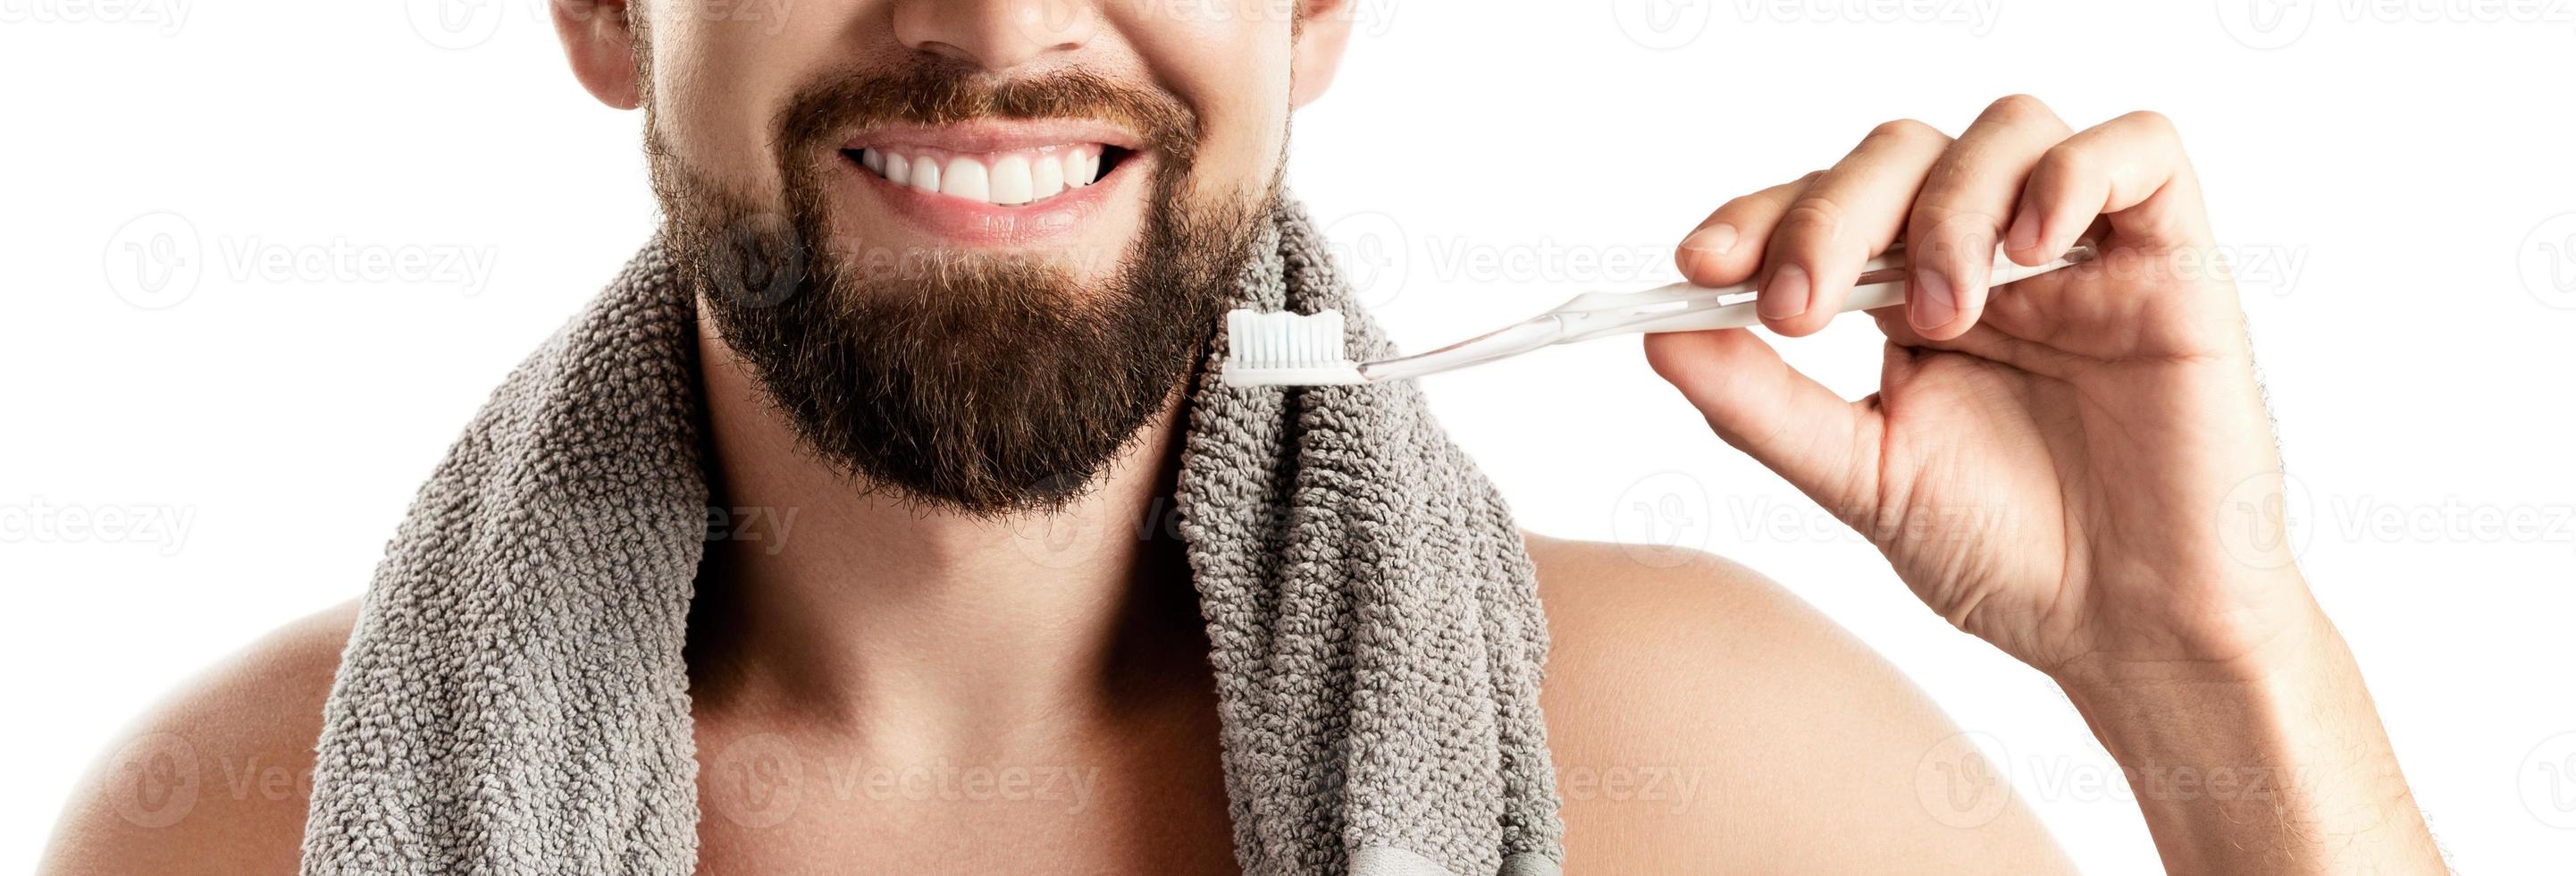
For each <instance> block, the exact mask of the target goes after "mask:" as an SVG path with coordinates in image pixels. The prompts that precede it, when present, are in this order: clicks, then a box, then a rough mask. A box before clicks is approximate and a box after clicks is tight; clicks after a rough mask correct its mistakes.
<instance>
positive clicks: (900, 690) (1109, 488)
mask: <svg viewBox="0 0 2576 876" xmlns="http://www.w3.org/2000/svg"><path fill="white" fill-rule="evenodd" d="M702 317H703V314H702ZM709 322H710V321H709V320H707V319H704V318H701V319H700V320H699V325H700V330H699V341H698V346H699V354H700V355H699V362H700V363H701V365H700V368H701V372H702V377H703V383H704V393H705V398H706V406H707V419H708V453H709V460H708V466H709V471H710V474H711V481H712V483H713V484H714V485H715V488H714V491H713V496H712V498H711V499H710V503H709V504H710V505H711V506H713V508H712V509H711V511H710V513H709V517H710V522H711V524H712V526H711V532H710V536H709V541H708V543H707V560H706V563H707V564H706V567H705V569H704V571H702V573H701V575H700V576H699V587H700V592H699V596H698V601H697V606H696V609H695V611H694V612H693V614H694V616H693V617H692V619H691V622H690V627H691V634H690V636H691V642H690V655H689V660H690V668H691V673H692V675H693V676H694V681H693V695H694V697H695V698H696V700H697V701H698V703H699V708H700V709H702V710H705V709H720V710H748V711H758V712H762V713H771V714H777V713H796V714H800V715H806V716H813V717H819V718H822V719H824V720H826V721H829V722H832V723H836V724H842V725H847V727H846V728H847V729H853V730H857V729H864V730H867V731H868V732H869V733H870V735H872V736H880V737H882V736H888V735H891V736H893V737H896V738H897V739H900V738H905V737H909V738H915V739H921V740H939V741H938V742H936V743H925V744H937V745H943V746H953V745H961V744H963V745H986V744H990V745H1012V744H1016V743H1019V742H1027V741H1034V740H1024V739H1016V738H1013V737H1015V736H1020V735H1025V734H1030V733H1050V732H1058V731H1059V730H1060V728H1061V727H1062V726H1063V725H1064V724H1065V723H1066V719H1067V718H1077V719H1079V718H1099V719H1114V718H1116V717H1117V716H1118V715H1120V714H1122V713H1125V712H1132V711H1137V710H1140V709H1143V708H1144V707H1146V706H1148V705H1150V704H1153V703H1158V702H1163V701H1166V700H1167V699H1168V697H1167V696H1166V695H1167V694H1181V693H1187V692H1189V690H1187V689H1191V688H1197V687H1203V686H1204V685H1203V684H1198V683H1197V682H1203V681H1204V680H1205V673H1206V670H1205V663H1206V655H1207V650H1206V645H1205V640H1204V632H1203V628H1202V627H1201V626H1200V620H1199V615H1198V608H1197V603H1196V598H1195V595H1194V592H1193V591H1192V590H1191V589H1190V586H1189V582H1188V575H1187V567H1186V564H1185V563H1184V562H1183V560H1182V558H1181V556H1180V551H1179V545H1178V544H1177V543H1176V541H1175V539H1174V538H1173V536H1172V534H1171V533H1169V532H1166V531H1164V530H1165V529H1166V528H1167V525H1168V522H1169V519H1170V518H1169V515H1170V513H1171V502H1170V498H1169V495H1170V491H1169V484H1170V481H1171V478H1172V476H1173V474H1174V473H1175V471H1176V469H1177V466H1176V462H1177V458H1178V453H1177V451H1176V445H1175V444H1174V441H1175V439H1176V438H1177V437H1178V431H1179V430H1178V429H1177V427H1176V423H1177V420H1178V416H1179V404H1178V393H1177V392H1176V393H1175V396H1174V402H1173V404H1171V405H1169V406H1167V407H1166V408H1165V409H1164V412H1163V413H1162V414H1161V415H1159V416H1157V417H1156V418H1155V419H1154V420H1153V421H1152V422H1150V423H1148V424H1147V425H1146V427H1145V429H1144V432H1143V433H1142V434H1141V435H1139V436H1138V440H1136V441H1134V442H1131V443H1130V445H1129V449H1127V450H1125V451H1122V452H1121V454H1120V456H1119V457H1118V458H1116V459H1114V460H1112V462H1111V464H1110V465H1109V466H1108V468H1107V469H1106V470H1105V471H1104V472H1103V473H1102V475H1101V476H1100V478H1099V479H1098V481H1097V482H1096V483H1095V484H1094V486H1093V489H1091V490H1090V491H1088V492H1087V493H1085V494H1084V495H1083V497H1082V498H1080V499H1078V500H1076V501H1074V502H1073V503H1072V504H1070V505H1068V506H1066V507H1065V508H1063V509H1061V510H1058V511H1054V512H1046V513H1028V514H1023V515H1018V516H1013V517H1008V518H1003V519H989V518H976V517H971V516H966V515H961V514H957V513H951V512H947V511H944V510H941V509H938V508H935V507H928V508H925V507H922V506H920V505H918V504H914V503H907V502H906V501H904V500H903V499H902V498H900V497H895V496H888V495H885V494H884V493H883V492H881V491H872V490H870V489H868V485H867V484H866V483H864V482H862V481H857V480H854V479H853V478H852V476H850V475H847V474H845V473H842V472H841V471H839V470H837V469H836V467H835V466H833V465H831V464H830V463H827V462H825V461H823V460H821V459H819V458H817V457H816V456H815V455H814V453H813V452H812V451H811V450H810V449H808V448H806V447H804V446H801V445H799V444H798V443H797V441H796V439H795V435H794V433H793V431H792V430H791V429H790V427H789V425H788V423H786V422H785V421H784V420H783V419H782V417H783V415H782V414H780V413H779V412H778V411H777V409H776V408H774V407H773V406H772V405H770V404H769V403H768V401H767V399H766V398H765V396H763V395H762V393H761V391H760V389H759V386H758V384H757V382H756V381H755V379H754V377H753V375H752V374H751V373H750V372H749V371H748V367H749V366H748V365H747V364H746V363H742V362H739V361H737V360H736V359H735V357H734V356H733V353H732V351H731V350H730V349H729V348H727V347H726V346H725V344H724V342H723V341H722V340H721V339H719V338H717V337H716V336H715V334H714V329H713V327H712V326H711V325H710V324H709ZM1149 524H1150V525H1149ZM1176 670H1178V671H1176ZM1175 682H1182V683H1181V684H1175ZM1175 688H1184V689H1182V690H1176V689H1175Z"/></svg>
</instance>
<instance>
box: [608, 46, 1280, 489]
mask: <svg viewBox="0 0 2576 876" xmlns="http://www.w3.org/2000/svg"><path fill="white" fill-rule="evenodd" d="M919 60H920V61H921V63H918V64H915V65H912V66H909V67H906V68H904V69H901V70H897V71H893V72H886V73H869V72H836V73H834V74H830V75H827V76H825V77H822V78H820V79H818V80H817V81H815V82H813V83H811V84H809V85H808V86H807V87H805V88H803V89H800V90H799V91H798V92H797V95H796V97H795V98H794V99H793V100H791V101H790V102H789V104H788V106H787V107H786V109H785V110H784V111H782V112H780V113H779V114H778V115H777V117H776V119H775V121H774V123H773V128H774V130H775V136H774V138H773V140H772V142H774V143H776V144H778V147H777V154H776V156H775V159H776V161H777V162H778V169H779V174H778V177H779V178H780V179H781V180H783V184H782V188H783V191H782V192H780V193H779V197H778V198H776V199H774V200H772V201H769V203H776V204H782V205H784V207H783V209H779V208H768V209H764V208H763V207H761V206H760V203H761V201H759V200H758V199H754V198H751V197H746V196H744V195H743V194H742V193H740V192H735V191H730V190H728V189H727V188H726V187H725V186H724V185H722V184H720V183H719V182H718V179H719V178H718V177H717V176H715V175H713V174H708V173H704V172H701V170H700V169H699V168H694V167H690V166H688V164H687V163H686V162H684V161H682V160H680V159H679V158H678V157H677V156H676V155H675V154H674V153H672V152H671V151H670V150H669V149H666V148H663V141H662V138H661V135H660V130H661V129H660V125H659V123H658V118H657V117H656V114H655V113H653V112H652V111H651V110H650V109H649V107H651V106H652V101H651V99H650V96H649V95H648V96H647V100H646V105H647V107H648V110H647V122H646V131H647V152H648V154H649V155H650V156H651V164H652V173H653V180H654V191H655V195H656V197H657V198H658V199H659V200H660V202H661V206H662V212H663V217H664V219H663V230H662V242H663V246H664V247H665V250H666V253H667V255H668V257H669V258H670V261H671V263H672V265H673V267H674V269H675V270H676V271H677V273H678V275H679V277H680V278H681V279H682V280H683V281H684V282H687V283H689V284H690V285H691V288H693V289H695V290H696V291H697V294H698V295H699V296H700V298H701V301H702V302H703V303H704V305H705V307H704V310H705V312H706V313H708V314H709V315H710V319H711V320H712V322H713V323H714V325H715V328H716V330H717V334H718V335H719V337H720V338H721V339H722V340H723V342H724V343H725V345H726V346H727V347H729V348H731V350H732V351H733V353H734V354H735V356H736V357H737V358H738V359H740V360H741V361H743V362H745V363H747V364H748V365H749V366H750V370H751V371H752V373H753V375H754V377H755V379H756V382H757V384H758V385H759V386H760V388H761V389H762V391H763V393H764V394H765V395H766V396H767V397H768V400H769V401H770V402H771V403H772V404H773V405H774V406H775V407H776V408H777V409H778V410H779V411H781V412H782V413H783V415H784V419H785V420H786V421H787V422H788V423H789V424H790V426H791V428H792V429H793V431H794V432H795V434H796V436H797V439H798V441H799V443H800V444H801V445H802V446H804V447H805V448H807V449H809V450H810V451H811V452H813V453H814V454H815V455H816V456H817V457H819V458H821V459H823V460H825V461H826V462H828V463H830V464H832V465H834V466H835V467H836V468H838V469H840V470H842V471H844V472H846V473H848V474H852V475H855V476H856V479H857V481H858V482H859V484H860V485H861V487H862V488H863V489H868V490H872V491H878V492H882V493H889V494H891V495H894V496H896V497H898V498H900V499H902V500H906V501H911V502H914V503H916V504H919V505H922V506H925V507H929V508H934V509H945V510H951V511H956V512H962V513H966V514H970V515H974V516H980V517H999V516H1004V515H1010V514H1015V513H1020V512H1027V511H1046V510H1053V509H1056V508H1060V507H1061V506H1062V505H1063V504H1064V503H1066V502H1069V501H1071V500H1072V499H1074V498H1077V497H1079V496H1080V495H1081V494H1082V493H1083V492H1084V490H1085V489H1086V488H1087V487H1088V486H1089V485H1091V484H1092V483H1093V482H1094V481H1095V480H1096V478H1097V476H1098V475H1099V474H1100V473H1101V471H1102V470H1103V469H1104V468H1105V467H1106V466H1107V465H1108V463H1109V462H1110V461H1111V460H1112V459H1113V458H1115V457H1116V456H1118V455H1119V454H1120V452H1121V451H1123V450H1125V449H1126V448H1127V447H1128V446H1129V445H1130V443H1131V442H1132V441H1134V440H1135V439H1136V438H1137V436H1138V435H1139V434H1140V433H1141V432H1142V431H1143V428H1144V426H1145V424H1146V423H1147V421H1148V420H1149V419H1151V418H1153V417H1155V416H1157V415H1158V414H1160V413H1162V412H1163V411H1164V410H1166V409H1167V407H1168V406H1169V405H1171V404H1173V403H1174V401H1175V399H1176V398H1177V393H1178V392H1179V391H1180V389H1181V386H1182V382H1183V381H1184V380H1185V379H1186V378H1188V377H1189V376H1190V372H1191V369H1192V368H1193V367H1194V365H1195V363H1196V362H1197V361H1198V359H1199V353H1200V350H1201V348H1202V347H1203V346H1204V344H1205V342H1206V341H1207V339H1208V338H1209V336H1210V334H1211V333H1212V332H1213V330H1214V327H1215V324H1216V320H1217V319H1218V317H1219V316H1220V315H1221V314H1223V312H1224V311H1225V309H1226V308H1227V307H1228V306H1230V304H1231V302H1232V299H1233V297H1234V287H1235V284H1236V282H1237V281H1238V278H1239V276H1240V275H1241V274H1242V272H1243V270H1244V268H1245V265H1246V262H1247V260H1248V258H1249V246H1250V244H1251V241H1252V240H1253V239H1254V237H1255V235H1254V231H1255V229H1256V228H1257V226H1258V223H1260V222H1263V221H1266V220H1267V217H1268V216H1269V215H1270V211H1271V208H1272V206H1273V204H1274V202H1275V201H1276V199H1277V197H1278V188H1279V184H1278V179H1277V176H1276V175H1275V174H1274V175H1273V176H1272V177H1271V178H1270V179H1269V180H1268V181H1267V182H1266V184H1265V185H1264V186H1262V187H1261V188H1260V190H1259V191H1258V192H1257V193H1255V194H1252V195H1248V196H1247V195H1238V194H1232V193H1225V192H1218V193H1208V194H1203V193H1201V192H1200V191H1199V188H1200V187H1199V186H1198V185H1197V183H1196V182H1195V181H1194V179H1193V177H1192V174H1191V171H1192V168H1193V166H1194V158H1195V156H1196V154H1197V149H1196V146H1197V139H1198V133H1199V132H1198V129H1197V120H1196V117H1195V115H1194V114H1192V113H1191V112H1190V111H1189V109H1188V108H1187V106H1186V105H1185V104H1184V103H1182V102H1181V101H1179V100H1178V99H1176V98H1173V97H1171V96H1169V95H1166V94H1163V93H1162V92H1159V91H1154V90H1147V89H1141V88H1135V87H1129V86H1123V85H1119V84H1115V83H1112V82H1109V81H1108V80H1105V79H1103V78H1101V77H1098V76H1095V75H1093V74H1090V73H1087V72H1084V71H1081V70H1068V71H1060V72H1055V73H1050V74H1045V75H1040V76H1035V77H1030V78H1019V79H1010V80H994V79H991V78H989V77H988V76H987V75H986V74H982V73H980V72H978V71H976V70H974V69H973V68H971V67H968V66H965V65H963V64H960V63H956V62H951V61H947V60H944V59H936V58H923V59H919ZM645 81H650V79H649V76H648V77H647V79H646V80H645ZM977 118H1026V119H1040V118H1095V119H1106V120H1110V121H1113V122H1118V123H1122V124H1125V125H1127V126H1129V127H1131V128H1132V129H1134V130H1135V131H1137V132H1138V133H1139V134H1140V135H1141V138H1142V146H1143V149H1142V150H1140V151H1146V150H1150V151H1151V152H1152V154H1153V155H1154V157H1155V161H1154V163H1153V167H1152V169H1153V171H1154V174H1153V176H1152V178H1151V180H1150V188H1149V189H1148V197H1147V199H1146V202H1145V203H1146V211H1145V221H1144V223H1143V225H1144V227H1143V229H1142V232H1141V234H1140V235H1139V237H1138V239H1137V240H1135V241H1133V242H1132V243H1131V244H1130V245H1129V247H1128V248H1127V250H1126V251H1125V252H1124V253H1121V254H1118V255H1117V261H1116V267H1115V270H1114V271H1112V272H1111V274H1110V276H1109V277H1108V279H1106V280H1105V281H1102V282H1097V283H1091V284H1085V283H1083V282H1081V281H1078V280H1076V279H1075V278H1074V277H1073V276H1072V275H1071V274H1070V272H1068V271H1067V270H1066V269H1065V267H1064V266H1063V265H1062V264H1060V263H1058V262H1053V261H1050V260H1049V257H1048V254H1045V253H999V254H995V253H976V252H964V251H955V250H942V249H903V250H898V249H897V248H894V247H890V246H885V245H871V244H870V243H868V242H867V241H864V240H836V239H835V238H834V236H833V233H832V229H833V228H834V227H835V226H834V224H833V222H832V216H831V210H832V201H831V198H830V195H829V194H828V183H829V181H830V178H829V176H828V175H827V174H830V173H836V172H849V171H850V168H844V167H839V166H836V165H835V164H833V163H834V162H846V161H849V160H850V159H849V158H848V157H846V156H844V155H843V154H842V153H841V151H840V148H839V147H840V145H841V144H842V143H843V142H845V138H846V137H847V136H848V135H849V134H850V133H852V132H855V131H858V130H860V129H862V128H863V127H865V126H868V125H872V124H878V123H913V124H920V125H943V124H951V123H955V122H959V121H965V120H970V119H977Z"/></svg>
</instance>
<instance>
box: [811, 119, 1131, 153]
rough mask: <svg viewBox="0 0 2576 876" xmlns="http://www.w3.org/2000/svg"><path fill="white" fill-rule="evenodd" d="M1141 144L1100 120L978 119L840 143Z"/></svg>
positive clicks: (960, 148)
mask: <svg viewBox="0 0 2576 876" xmlns="http://www.w3.org/2000/svg"><path fill="white" fill-rule="evenodd" d="M1143 140H1144V138H1143V137H1141V136H1139V135H1137V133H1136V132H1135V131H1134V130H1132V129H1130V128H1127V127H1124V126H1120V125H1117V124H1114V123H1111V122H1107V121H1102V120H1098V119H975V120H972V121H965V122H958V123H955V124H949V125H914V124H889V125H879V126H876V127H873V128H869V129H867V130H864V131H860V132H858V133H857V134H855V135H852V136H851V137H850V138H849V139H848V140H845V141H843V142H842V143H841V148H842V149H846V150H856V149H866V148H869V147H889V148H900V147H904V146H915V147H923V148H929V149H942V150H946V151H949V152H1009V151H1011V150H1014V149H1035V148H1038V147H1041V146H1060V145H1064V144H1068V143H1099V144H1103V145H1107V146H1115V147H1118V148H1121V149H1137V148H1139V147H1141V146H1142V145H1143Z"/></svg>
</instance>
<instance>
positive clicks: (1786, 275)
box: [1753, 262, 1813, 319]
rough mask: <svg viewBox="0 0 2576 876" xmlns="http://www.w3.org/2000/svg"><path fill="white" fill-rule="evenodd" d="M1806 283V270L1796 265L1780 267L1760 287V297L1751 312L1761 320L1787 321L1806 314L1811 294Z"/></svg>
mask: <svg viewBox="0 0 2576 876" xmlns="http://www.w3.org/2000/svg"><path fill="white" fill-rule="evenodd" d="M1809 285H1810V284H1808V282H1807V270H1806V269H1805V268H1801V267H1798V265H1797V264H1796V263H1794V262H1793V263H1790V264H1785V265H1781V266H1780V268H1779V270H1775V271H1772V272H1771V282H1769V283H1765V284H1763V286H1762V295H1761V297H1759V298H1756V299H1754V300H1755V302H1756V303H1755V304H1754V305H1753V312H1755V313H1759V314H1762V318H1763V319H1788V318H1790V317H1793V316H1797V315H1798V314H1801V313H1805V312H1807V298H1808V296H1810V295H1812V294H1813V290H1811V289H1810V288H1809Z"/></svg>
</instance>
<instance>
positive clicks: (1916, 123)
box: [1861, 119, 1947, 143]
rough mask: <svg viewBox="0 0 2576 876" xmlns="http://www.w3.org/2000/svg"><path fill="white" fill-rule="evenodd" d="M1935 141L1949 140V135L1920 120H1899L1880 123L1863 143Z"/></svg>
mask: <svg viewBox="0 0 2576 876" xmlns="http://www.w3.org/2000/svg"><path fill="white" fill-rule="evenodd" d="M1933 139H1947V135H1944V134H1942V133H1941V130H1940V129H1939V128H1935V127H1932V126H1931V125H1929V124H1925V123H1924V122H1922V121H1921V120H1918V119H1897V120H1895V121H1889V122H1880V123H1879V124H1878V127H1875V128H1871V129H1869V136H1867V137H1864V138H1862V139H1861V142H1863V143H1868V142H1870V141H1874V140H1875V141H1887V140H1893V141H1897V142H1908V141H1917V140H1933Z"/></svg>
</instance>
